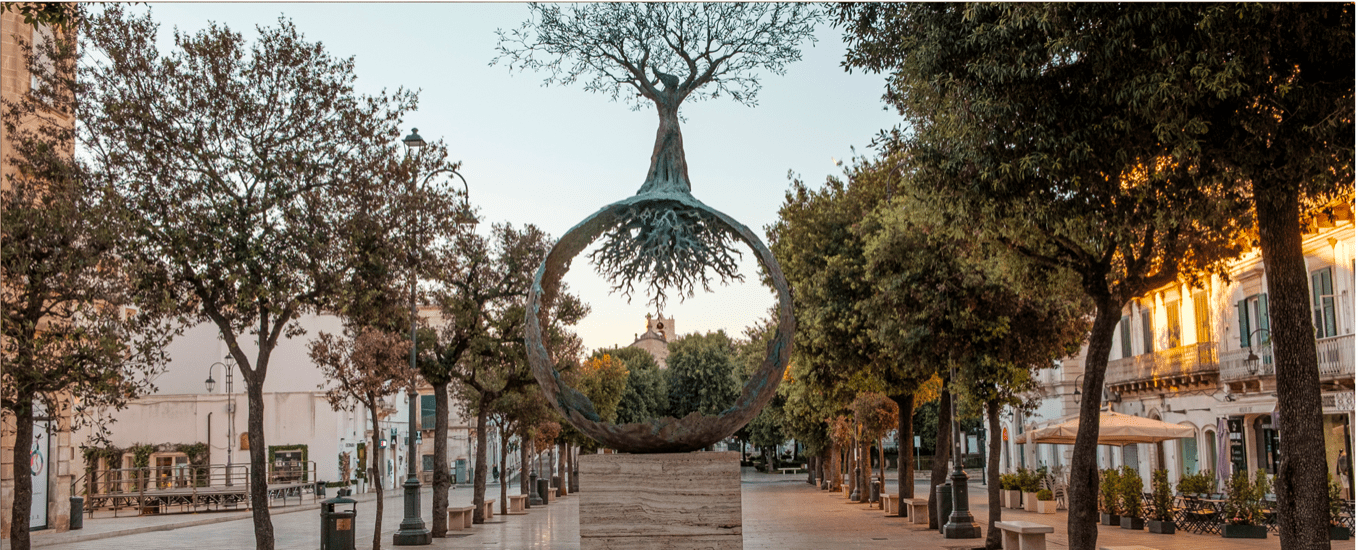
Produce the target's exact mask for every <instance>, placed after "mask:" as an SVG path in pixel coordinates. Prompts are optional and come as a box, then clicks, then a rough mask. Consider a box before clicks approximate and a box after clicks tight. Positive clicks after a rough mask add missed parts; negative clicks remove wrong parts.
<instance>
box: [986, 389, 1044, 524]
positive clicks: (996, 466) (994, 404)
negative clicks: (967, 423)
mask: <svg viewBox="0 0 1358 550" xmlns="http://www.w3.org/2000/svg"><path fill="white" fill-rule="evenodd" d="M985 413H986V422H988V423H989V428H990V435H991V437H990V440H989V441H988V442H987V446H988V447H990V454H989V456H987V457H986V485H987V487H986V493H987V495H986V496H987V497H989V498H988V499H987V501H988V502H989V503H990V510H989V512H990V514H989V516H990V517H989V518H988V519H987V521H986V538H985V547H986V550H1000V547H1001V546H1002V545H1003V541H1002V540H1001V539H1002V535H1003V533H1001V532H1000V530H999V529H996V528H995V522H997V521H1000V438H999V437H995V434H998V433H1000V402H999V400H998V399H991V400H989V401H986V402H985ZM1053 489H1054V487H1053Z"/></svg>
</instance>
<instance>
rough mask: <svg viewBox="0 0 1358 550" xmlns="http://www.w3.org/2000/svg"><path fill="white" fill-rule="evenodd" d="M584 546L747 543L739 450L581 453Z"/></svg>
mask: <svg viewBox="0 0 1358 550" xmlns="http://www.w3.org/2000/svg"><path fill="white" fill-rule="evenodd" d="M580 477H581V478H582V479H581V483H580V489H581V491H580V494H579V496H580V548H581V550H623V549H626V550H633V549H637V550H696V549H702V550H742V549H743V547H744V541H743V539H742V535H741V529H740V512H741V510H740V453H736V452H694V453H671V454H608V455H582V456H581V457H580Z"/></svg>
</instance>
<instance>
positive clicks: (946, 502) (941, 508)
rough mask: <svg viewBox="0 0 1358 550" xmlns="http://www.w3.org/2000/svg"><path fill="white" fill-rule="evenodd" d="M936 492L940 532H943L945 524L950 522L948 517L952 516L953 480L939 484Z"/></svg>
mask: <svg viewBox="0 0 1358 550" xmlns="http://www.w3.org/2000/svg"><path fill="white" fill-rule="evenodd" d="M934 493H935V494H936V495H937V496H938V497H937V500H938V532H939V533H940V534H942V533H943V526H944V525H947V524H948V517H949V516H952V481H951V480H949V481H945V482H943V483H940V484H938V487H937V488H936V489H935V491H934Z"/></svg>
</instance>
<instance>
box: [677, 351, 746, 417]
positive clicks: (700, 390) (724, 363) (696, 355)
mask: <svg viewBox="0 0 1358 550" xmlns="http://www.w3.org/2000/svg"><path fill="white" fill-rule="evenodd" d="M666 363H667V364H668V365H669V368H667V369H665V371H664V372H665V384H666V387H667V388H668V390H669V410H668V411H667V414H668V415H669V416H673V417H675V418H683V417H684V416H687V415H688V414H689V413H693V412H699V413H702V414H707V415H716V414H718V413H720V412H721V411H723V410H725V409H726V408H727V407H730V406H731V403H732V402H734V401H735V400H736V396H737V395H739V393H740V385H739V384H740V381H739V379H738V378H737V376H738V375H737V373H736V366H737V365H736V360H735V342H733V341H732V340H731V338H730V337H728V336H727V335H726V333H725V332H724V331H720V330H719V331H717V332H709V333H707V334H688V335H685V336H681V337H679V338H676V339H675V340H674V341H673V342H670V355H669V359H668V360H667V361H666Z"/></svg>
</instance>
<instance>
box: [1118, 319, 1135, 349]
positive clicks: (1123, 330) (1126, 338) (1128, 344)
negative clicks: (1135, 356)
mask: <svg viewBox="0 0 1358 550" xmlns="http://www.w3.org/2000/svg"><path fill="white" fill-rule="evenodd" d="M1118 328H1119V330H1118V334H1119V335H1120V336H1122V356H1123V357H1131V356H1132V319H1131V317H1128V316H1126V315H1123V316H1122V320H1121V321H1119V322H1118Z"/></svg>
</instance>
